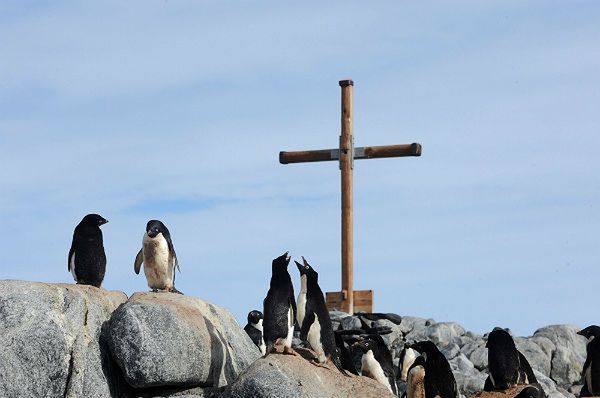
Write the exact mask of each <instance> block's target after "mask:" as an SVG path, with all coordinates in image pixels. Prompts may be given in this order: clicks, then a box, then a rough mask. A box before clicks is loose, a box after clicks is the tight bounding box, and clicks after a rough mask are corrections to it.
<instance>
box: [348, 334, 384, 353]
mask: <svg viewBox="0 0 600 398" xmlns="http://www.w3.org/2000/svg"><path fill="white" fill-rule="evenodd" d="M352 346H353V347H356V348H358V349H359V350H361V351H362V352H363V353H367V352H369V351H373V354H375V353H377V351H378V350H379V348H378V346H377V342H376V341H375V340H373V339H370V338H369V339H364V340H361V341H357V342H356V343H354V344H353V345H352Z"/></svg>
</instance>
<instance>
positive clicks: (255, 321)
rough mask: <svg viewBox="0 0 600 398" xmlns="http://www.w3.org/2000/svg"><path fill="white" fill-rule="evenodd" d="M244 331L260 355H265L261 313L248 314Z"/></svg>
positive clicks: (254, 311) (251, 312)
mask: <svg viewBox="0 0 600 398" xmlns="http://www.w3.org/2000/svg"><path fill="white" fill-rule="evenodd" d="M244 330H245V331H246V333H248V336H250V339H251V340H252V342H253V343H254V344H255V345H256V346H257V347H258V349H259V350H260V353H261V354H262V355H265V351H266V346H265V340H264V339H263V313H262V312H260V311H258V310H253V311H250V312H249V313H248V324H247V325H246V326H244Z"/></svg>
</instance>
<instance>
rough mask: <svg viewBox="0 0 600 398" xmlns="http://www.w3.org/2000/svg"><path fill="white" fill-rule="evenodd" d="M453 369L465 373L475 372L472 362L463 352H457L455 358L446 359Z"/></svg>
mask: <svg viewBox="0 0 600 398" xmlns="http://www.w3.org/2000/svg"><path fill="white" fill-rule="evenodd" d="M448 363H449V364H450V367H451V368H452V370H453V371H458V372H462V373H465V374H468V373H473V372H477V370H476V369H475V365H473V362H471V361H469V358H467V357H466V355H465V354H462V353H460V354H458V355H457V356H456V357H455V358H452V359H450V360H449V361H448Z"/></svg>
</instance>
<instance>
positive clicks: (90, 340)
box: [0, 281, 127, 398]
mask: <svg viewBox="0 0 600 398" xmlns="http://www.w3.org/2000/svg"><path fill="white" fill-rule="evenodd" d="M125 300H127V296H126V295H125V294H124V293H121V292H110V291H107V290H105V289H99V288H96V287H93V286H85V285H68V284H50V283H37V282H23V281H0V347H2V350H0V396H2V397H7V398H10V397H57V396H61V397H92V398H100V397H111V396H116V394H118V393H119V392H120V391H119V388H120V383H119V379H118V371H117V372H113V366H114V365H113V364H112V363H111V360H110V358H109V356H108V350H106V349H105V348H106V347H105V342H104V339H103V336H102V329H103V327H104V325H105V324H106V322H107V321H108V320H109V318H110V316H111V314H112V312H113V311H114V310H115V308H117V306H118V305H119V304H121V303H122V302H124V301H125ZM115 374H116V376H115Z"/></svg>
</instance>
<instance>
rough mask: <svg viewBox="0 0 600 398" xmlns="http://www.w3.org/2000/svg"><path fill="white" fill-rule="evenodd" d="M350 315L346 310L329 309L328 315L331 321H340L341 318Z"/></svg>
mask: <svg viewBox="0 0 600 398" xmlns="http://www.w3.org/2000/svg"><path fill="white" fill-rule="evenodd" d="M348 316H350V314H348V313H347V312H342V311H329V317H330V318H331V322H341V321H342V319H344V318H346V317H348Z"/></svg>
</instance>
